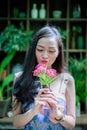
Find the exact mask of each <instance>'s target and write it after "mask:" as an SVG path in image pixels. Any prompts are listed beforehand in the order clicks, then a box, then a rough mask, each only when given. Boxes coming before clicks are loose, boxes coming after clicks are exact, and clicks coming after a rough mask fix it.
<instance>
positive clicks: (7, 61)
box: [0, 51, 16, 76]
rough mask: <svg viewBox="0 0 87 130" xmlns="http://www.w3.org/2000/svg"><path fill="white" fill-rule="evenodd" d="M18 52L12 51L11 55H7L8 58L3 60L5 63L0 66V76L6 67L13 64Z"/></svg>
mask: <svg viewBox="0 0 87 130" xmlns="http://www.w3.org/2000/svg"><path fill="white" fill-rule="evenodd" d="M15 53H16V51H12V52H10V53H9V54H7V56H6V57H5V58H4V59H3V61H2V62H1V64H0V76H1V75H2V72H3V70H4V69H5V67H6V66H7V65H8V64H9V63H10V62H11V60H12V59H13V57H14V55H15Z"/></svg>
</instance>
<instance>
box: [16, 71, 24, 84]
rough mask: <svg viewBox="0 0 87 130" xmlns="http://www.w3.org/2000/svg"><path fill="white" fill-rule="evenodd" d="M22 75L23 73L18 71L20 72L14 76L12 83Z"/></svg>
mask: <svg viewBox="0 0 87 130" xmlns="http://www.w3.org/2000/svg"><path fill="white" fill-rule="evenodd" d="M22 73H23V72H22V71H20V72H17V73H15V74H14V83H15V81H16V79H17V78H19V77H20V76H21V75H22Z"/></svg>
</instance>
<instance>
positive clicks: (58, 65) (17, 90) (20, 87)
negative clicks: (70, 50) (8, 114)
mask: <svg viewBox="0 0 87 130" xmlns="http://www.w3.org/2000/svg"><path fill="white" fill-rule="evenodd" d="M43 37H55V39H56V40H57V42H58V48H59V55H58V57H57V59H56V61H55V62H54V64H53V66H52V67H53V68H54V69H56V70H57V72H58V73H61V72H63V71H64V53H63V45H62V40H61V36H60V33H59V32H58V30H57V29H56V28H55V27H53V26H48V25H46V26H44V27H42V28H41V29H40V30H39V31H37V32H36V34H35V35H34V37H33V39H32V42H31V43H30V46H29V50H28V51H27V54H26V57H25V61H24V67H23V72H22V74H21V76H20V77H19V78H17V80H16V82H15V84H14V89H13V94H14V95H15V96H16V98H17V100H19V101H21V102H23V101H24V100H26V99H28V100H29V101H30V95H29V92H30V94H31V98H32V96H33V94H35V93H31V91H32V89H33V90H35V88H37V86H36V87H34V84H33V79H34V77H33V70H34V68H35V66H36V64H37V61H36V56H35V50H36V45H37V42H38V40H39V39H40V38H43ZM33 92H34V91H33ZM27 93H28V94H27ZM23 97H26V98H23Z"/></svg>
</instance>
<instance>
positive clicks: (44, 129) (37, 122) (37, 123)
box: [23, 98, 66, 130]
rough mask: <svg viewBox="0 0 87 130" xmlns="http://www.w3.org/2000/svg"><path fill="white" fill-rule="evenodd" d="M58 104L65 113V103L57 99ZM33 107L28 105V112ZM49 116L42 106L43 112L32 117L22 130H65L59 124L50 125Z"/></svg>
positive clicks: (46, 109)
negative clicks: (62, 107)
mask: <svg viewBox="0 0 87 130" xmlns="http://www.w3.org/2000/svg"><path fill="white" fill-rule="evenodd" d="M58 103H59V104H61V105H63V106H64V113H66V102H65V101H64V100H63V99H62V98H58ZM23 106H24V104H23ZM33 106H34V103H32V104H30V105H29V106H28V108H27V109H28V110H29V109H31V108H32V107H33ZM49 114H50V113H49V109H48V108H47V107H46V106H44V107H43V112H41V113H38V114H37V115H36V116H34V118H33V119H32V120H31V121H29V123H27V124H26V125H25V127H24V130H66V128H64V127H63V126H62V125H61V124H60V123H57V124H54V123H52V122H51V121H50V120H49Z"/></svg>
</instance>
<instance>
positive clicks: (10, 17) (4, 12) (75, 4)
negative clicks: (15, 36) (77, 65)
mask: <svg viewBox="0 0 87 130" xmlns="http://www.w3.org/2000/svg"><path fill="white" fill-rule="evenodd" d="M34 3H36V5H37V9H38V11H39V10H40V7H41V3H44V5H45V10H46V17H45V18H43V19H41V18H39V15H38V17H37V18H35V19H33V18H32V17H31V10H32V7H33V4H34ZM55 10H60V11H61V12H62V14H61V17H59V18H58V17H57V18H55V17H54V16H53V12H54V11H55ZM20 22H23V24H24V27H25V29H26V30H34V32H36V31H37V30H38V29H39V28H40V27H42V26H44V25H45V24H50V25H54V26H56V27H57V28H62V31H64V30H65V33H66V34H65V35H66V37H65V39H63V43H64V52H65V57H66V59H65V61H66V64H68V63H69V57H70V56H72V57H74V56H75V57H76V58H79V57H80V56H81V55H82V56H83V58H84V59H87V4H85V3H83V1H82V0H80V1H79V0H77V1H76V0H74V1H72V0H55V1H52V0H46V1H45V0H38V1H37V0H21V1H19V0H1V2H0V32H1V31H3V29H4V28H5V27H6V26H7V25H8V24H14V25H15V26H16V27H19V24H20ZM77 27H78V28H79V29H80V30H79V31H76V30H75V29H76V28H77ZM79 36H81V37H80V38H78V37H79ZM79 39H80V40H79ZM81 41H82V42H83V44H84V45H83V46H82V48H81V46H80V47H79V45H78V43H80V42H81ZM24 54H25V52H18V53H17V55H16V56H15V58H14V60H13V61H12V64H11V68H10V69H12V66H13V65H14V64H15V63H21V64H22V63H23V60H24ZM0 55H3V53H2V51H0ZM2 57H3V56H2ZM22 57H23V58H22ZM0 61H1V58H0ZM85 87H87V80H86V86H85ZM85 104H86V103H85ZM86 107H87V105H86Z"/></svg>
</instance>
